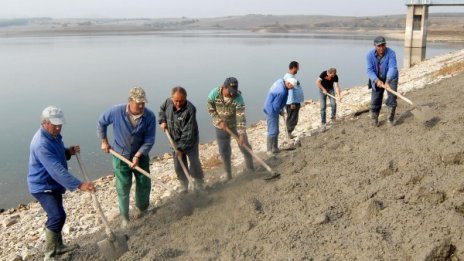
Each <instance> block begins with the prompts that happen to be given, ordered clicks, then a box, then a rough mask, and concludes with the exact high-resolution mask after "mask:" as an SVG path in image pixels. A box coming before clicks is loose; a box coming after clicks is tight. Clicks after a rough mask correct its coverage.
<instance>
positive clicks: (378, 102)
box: [371, 79, 398, 113]
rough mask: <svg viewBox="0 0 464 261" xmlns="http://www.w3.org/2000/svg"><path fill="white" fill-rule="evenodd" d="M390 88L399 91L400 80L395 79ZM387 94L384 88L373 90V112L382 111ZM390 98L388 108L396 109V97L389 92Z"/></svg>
mask: <svg viewBox="0 0 464 261" xmlns="http://www.w3.org/2000/svg"><path fill="white" fill-rule="evenodd" d="M390 87H391V88H392V89H393V90H394V91H396V90H397V89H398V79H395V80H393V81H391V83H390ZM384 92H385V89H384V88H376V90H375V91H374V89H373V88H372V93H371V112H377V113H379V112H380V109H381V108H382V101H383V93H384ZM387 95H388V98H387V101H386V102H385V104H386V105H387V106H388V107H391V108H396V95H394V94H392V93H390V92H388V94H387Z"/></svg>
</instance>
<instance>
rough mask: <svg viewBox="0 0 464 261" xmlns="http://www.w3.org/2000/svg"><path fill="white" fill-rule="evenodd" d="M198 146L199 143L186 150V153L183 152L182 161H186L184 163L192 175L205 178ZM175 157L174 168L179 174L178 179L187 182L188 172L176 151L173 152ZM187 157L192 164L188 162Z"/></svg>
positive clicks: (196, 177)
mask: <svg viewBox="0 0 464 261" xmlns="http://www.w3.org/2000/svg"><path fill="white" fill-rule="evenodd" d="M198 147H199V146H198V143H197V144H195V146H193V148H192V149H190V150H189V151H184V153H183V154H182V162H184V165H185V166H186V167H187V169H188V171H189V172H190V175H192V177H193V178H195V179H203V169H202V168H201V162H200V153H199V149H198ZM173 157H174V169H175V171H176V174H177V179H179V180H181V181H184V182H187V181H188V180H187V176H186V175H187V173H184V170H183V169H182V166H181V164H180V161H179V158H178V157H177V156H176V152H174V153H173ZM187 158H188V161H189V162H190V165H189V164H187Z"/></svg>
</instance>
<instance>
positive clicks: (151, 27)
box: [0, 13, 464, 41]
mask: <svg viewBox="0 0 464 261" xmlns="http://www.w3.org/2000/svg"><path fill="white" fill-rule="evenodd" d="M405 19H406V15H385V16H366V17H354V16H321V15H262V14H249V15H244V16H227V17H215V18H188V17H181V18H137V19H122V18H114V19H100V18H95V19H89V18H86V19H80V18H73V19H52V18H43V17H41V18H20V19H0V36H1V35H11V34H20V35H24V34H34V33H49V34H61V33H65V34H69V33H74V34H85V32H86V31H88V32H91V33H93V34H95V33H107V32H117V33H137V32H139V33H140V32H144V33H149V32H156V31H160V30H161V31H165V30H245V31H252V32H264V33H287V32H289V33H312V32H334V33H337V32H346V33H354V34H356V33H358V34H359V33H362V34H378V33H379V31H385V32H397V33H396V37H398V36H400V35H401V32H403V31H404V26H405ZM428 35H429V36H431V37H434V36H440V37H442V38H443V39H442V40H445V41H447V40H448V38H447V37H446V36H452V37H454V38H462V39H464V13H442V14H439V13H434V14H430V15H429V20H428Z"/></svg>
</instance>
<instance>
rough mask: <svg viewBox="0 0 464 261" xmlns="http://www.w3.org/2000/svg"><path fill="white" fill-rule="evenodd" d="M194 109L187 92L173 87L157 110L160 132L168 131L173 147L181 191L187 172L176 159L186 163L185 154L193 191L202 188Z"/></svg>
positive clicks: (185, 185) (183, 189)
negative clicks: (168, 96)
mask: <svg viewBox="0 0 464 261" xmlns="http://www.w3.org/2000/svg"><path fill="white" fill-rule="evenodd" d="M196 113H197V109H196V108H195V106H194V105H193V104H192V103H191V102H190V101H188V100H187V91H186V90H185V89H184V88H182V87H180V86H176V87H174V88H173V89H172V91H171V98H168V99H166V101H165V102H164V103H163V104H161V106H160V111H159V114H158V115H159V124H160V127H161V129H162V130H163V131H165V132H166V131H167V132H168V133H169V135H170V136H171V137H172V139H173V141H174V144H175V146H176V148H175V151H174V152H173V158H174V169H175V171H176V174H177V179H178V180H179V182H180V191H179V192H181V193H186V192H187V191H188V179H187V176H186V175H188V174H189V173H184V170H183V169H182V166H181V164H180V162H179V158H180V159H181V160H182V162H183V163H184V165H185V166H188V164H187V157H188V159H189V162H190V168H189V172H190V174H191V175H192V177H193V178H194V181H193V182H194V184H193V188H194V190H195V191H203V190H204V184H203V170H202V168H201V163H200V154H199V148H198V147H199V141H200V139H199V134H198V124H197V118H196Z"/></svg>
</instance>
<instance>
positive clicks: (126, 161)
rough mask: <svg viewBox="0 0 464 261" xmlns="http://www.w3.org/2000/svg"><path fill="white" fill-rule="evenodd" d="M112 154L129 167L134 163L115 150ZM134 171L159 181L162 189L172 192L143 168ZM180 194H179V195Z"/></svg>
mask: <svg viewBox="0 0 464 261" xmlns="http://www.w3.org/2000/svg"><path fill="white" fill-rule="evenodd" d="M110 153H111V154H113V156H115V157H116V158H118V159H120V160H122V161H123V162H124V163H126V164H127V165H129V166H130V165H132V162H131V161H130V160H128V159H126V158H124V156H122V155H121V154H119V153H117V152H116V151H114V150H113V149H110ZM134 169H135V170H137V171H138V172H140V173H142V175H144V176H146V177H148V178H150V179H151V180H156V181H157V182H156V183H157V184H158V185H159V186H160V187H162V188H163V189H165V190H167V191H169V190H171V189H170V188H168V187H167V186H166V185H165V184H164V183H162V182H160V181H158V180H157V179H153V176H152V175H151V174H150V173H148V172H146V171H145V170H144V169H142V168H141V167H139V166H135V168H134ZM174 191H175V190H174ZM175 192H176V193H178V192H177V191H175ZM178 194H179V193H178Z"/></svg>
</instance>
